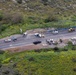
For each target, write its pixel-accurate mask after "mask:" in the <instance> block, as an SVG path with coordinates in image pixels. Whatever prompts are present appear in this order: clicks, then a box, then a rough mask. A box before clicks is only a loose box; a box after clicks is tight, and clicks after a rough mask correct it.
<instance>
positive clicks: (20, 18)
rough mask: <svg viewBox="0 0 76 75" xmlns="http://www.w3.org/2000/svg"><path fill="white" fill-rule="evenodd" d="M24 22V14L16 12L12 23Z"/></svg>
mask: <svg viewBox="0 0 76 75" xmlns="http://www.w3.org/2000/svg"><path fill="white" fill-rule="evenodd" d="M22 22H23V16H22V15H21V14H19V13H15V14H13V16H12V18H11V23H12V24H18V23H22Z"/></svg>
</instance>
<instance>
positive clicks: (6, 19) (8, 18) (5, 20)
mask: <svg viewBox="0 0 76 75" xmlns="http://www.w3.org/2000/svg"><path fill="white" fill-rule="evenodd" d="M11 18H12V14H10V13H8V12H6V13H4V14H3V23H7V24H8V23H10V22H11Z"/></svg>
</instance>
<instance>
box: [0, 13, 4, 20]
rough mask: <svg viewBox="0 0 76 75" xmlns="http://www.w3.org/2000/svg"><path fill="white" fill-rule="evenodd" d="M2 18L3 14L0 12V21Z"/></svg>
mask: <svg viewBox="0 0 76 75" xmlns="http://www.w3.org/2000/svg"><path fill="white" fill-rule="evenodd" d="M2 19H3V14H2V13H0V21H2Z"/></svg>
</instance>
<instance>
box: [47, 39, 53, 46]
mask: <svg viewBox="0 0 76 75" xmlns="http://www.w3.org/2000/svg"><path fill="white" fill-rule="evenodd" d="M46 42H47V43H48V44H49V45H51V44H53V42H54V41H53V39H49V40H46Z"/></svg>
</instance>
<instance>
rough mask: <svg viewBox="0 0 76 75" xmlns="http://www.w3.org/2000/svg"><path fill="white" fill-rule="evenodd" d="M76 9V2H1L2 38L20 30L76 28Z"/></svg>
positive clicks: (0, 27) (5, 0) (8, 0)
mask: <svg viewBox="0 0 76 75" xmlns="http://www.w3.org/2000/svg"><path fill="white" fill-rule="evenodd" d="M75 9H76V0H32V1H31V0H0V32H1V34H2V35H1V37H5V36H9V35H11V34H16V33H20V32H19V29H20V28H22V29H23V32H24V31H26V30H28V29H34V28H45V27H60V28H61V27H68V26H76V10H75ZM10 31H11V32H10Z"/></svg>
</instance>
